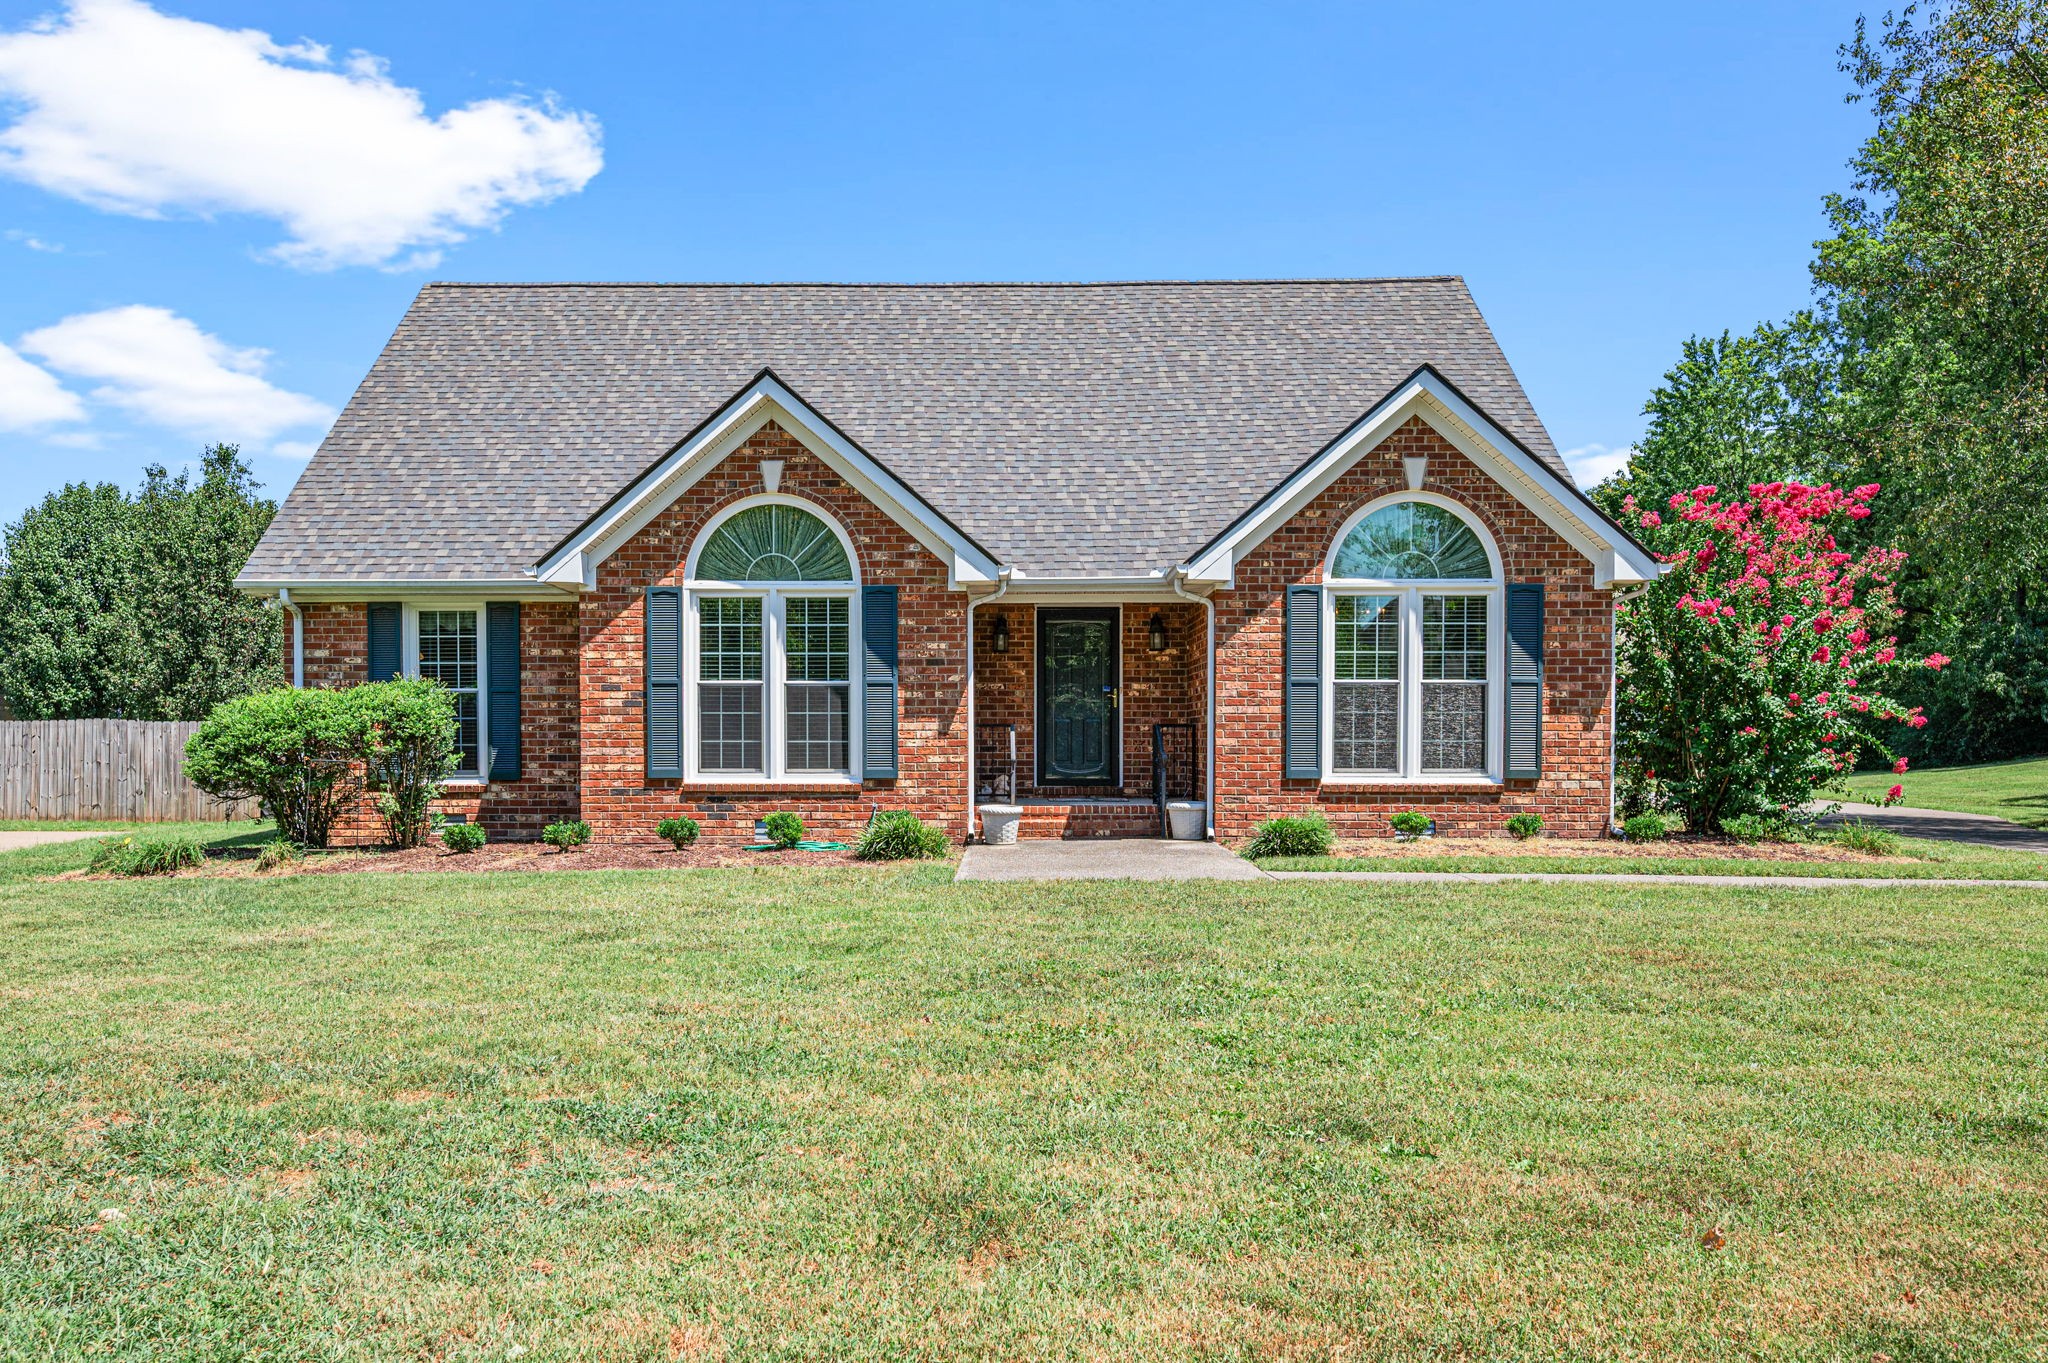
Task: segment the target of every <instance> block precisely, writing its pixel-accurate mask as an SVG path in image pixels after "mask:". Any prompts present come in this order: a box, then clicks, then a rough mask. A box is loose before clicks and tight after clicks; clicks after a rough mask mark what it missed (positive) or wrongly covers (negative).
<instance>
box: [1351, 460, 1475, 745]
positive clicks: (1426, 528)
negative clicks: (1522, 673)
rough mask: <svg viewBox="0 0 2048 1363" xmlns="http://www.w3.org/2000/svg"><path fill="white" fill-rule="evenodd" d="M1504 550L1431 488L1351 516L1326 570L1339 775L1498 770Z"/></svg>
mask: <svg viewBox="0 0 2048 1363" xmlns="http://www.w3.org/2000/svg"><path fill="white" fill-rule="evenodd" d="M1499 562H1500V560H1499V556H1498V554H1497V553H1495V552H1494V550H1493V548H1492V544H1491V541H1490V540H1489V539H1488V537H1487V536H1486V533H1485V531H1484V529H1483V528H1481V527H1480V526H1479V525H1478V523H1477V522H1476V521H1474V520H1472V519H1471V517H1470V516H1469V515H1467V514H1466V513H1465V512H1464V511H1463V510H1462V509H1461V508H1459V507H1457V506H1456V505H1455V504H1454V503H1452V502H1450V501H1449V500H1447V499H1444V498H1438V497H1435V496H1433V495H1431V494H1404V495H1402V496H1399V497H1397V498H1394V499H1389V500H1387V501H1384V502H1381V503H1378V504H1375V505H1373V506H1369V507H1367V508H1365V509H1364V510H1363V511H1362V512H1360V513H1359V514H1358V515H1356V516H1354V517H1352V519H1351V520H1350V521H1348V522H1347V523H1346V524H1345V525H1344V527H1343V529H1342V530H1341V532H1340V533H1339V534H1338V536H1337V539H1336V542H1335V543H1334V544H1333V545H1332V547H1331V551H1330V560H1329V563H1328V565H1327V568H1326V572H1325V576H1324V585H1325V597H1326V609H1327V610H1328V612H1329V615H1328V623H1329V628H1328V629H1327V630H1325V637H1326V638H1328V640H1329V641H1330V642H1329V644H1328V645H1327V646H1326V651H1325V656H1324V664H1323V666H1324V674H1323V675H1324V680H1325V683H1326V685H1325V688H1324V693H1325V696H1326V697H1327V699H1326V701H1325V704H1326V706H1327V707H1328V708H1327V712H1326V716H1325V718H1326V722H1325V724H1324V726H1323V730H1324V732H1325V733H1326V734H1327V735H1328V736H1329V737H1328V739H1327V742H1328V745H1329V750H1328V752H1327V753H1326V755H1325V756H1326V761H1327V765H1326V767H1325V769H1326V770H1327V771H1329V772H1330V773H1332V775H1334V776H1335V777H1337V778H1338V779H1343V778H1347V777H1348V778H1351V779H1355V780H1445V779H1451V780H1456V779H1474V778H1480V779H1494V778H1495V777H1496V776H1497V770H1496V769H1497V766H1498V761H1497V755H1498V753H1499V751H1500V733H1499V728H1500V719H1499V716H1498V714H1497V713H1496V712H1497V711H1498V709H1499V706H1498V705H1496V704H1495V703H1494V702H1495V701H1496V700H1497V699H1498V695H1497V693H1498V676H1499V666H1500V665H1499V663H1498V661H1497V659H1499V658H1500V656H1501V642H1500V627H1501V620H1500V616H1501V611H1500V609H1499V606H1498V604H1497V598H1498V597H1499V594H1500V582H1501V578H1500V569H1499Z"/></svg>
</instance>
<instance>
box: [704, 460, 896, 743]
mask: <svg viewBox="0 0 2048 1363" xmlns="http://www.w3.org/2000/svg"><path fill="white" fill-rule="evenodd" d="M687 572H688V579H687V581H686V582H685V583H684V595H685V598H686V601H685V610H686V614H685V619H686V620H687V621H688V622H689V625H688V629H687V631H686V633H687V642H686V646H685V658H684V672H683V675H684V679H685V688H686V690H687V692H688V698H687V702H686V704H685V706H684V713H685V714H686V715H688V716H689V719H690V732H689V734H688V736H687V742H686V748H687V751H688V753H689V774H690V775H692V776H702V777H708V778H713V779H717V778H733V777H740V778H746V777H751V778H755V779H759V780H764V781H779V780H784V779H789V780H799V781H814V780H818V779H834V778H839V777H844V778H846V779H848V780H858V779H859V778H858V775H857V773H858V772H859V770H860V766H859V760H860V753H859V744H860V735H859V732H858V726H856V725H855V724H854V723H853V715H854V713H855V712H856V709H857V706H858V697H857V696H856V695H855V694H854V692H855V689H856V687H857V686H858V685H859V683H858V681H857V679H856V678H855V676H854V666H853V660H854V657H855V654H856V650H857V649H858V647H859V642H860V641H859V625H858V622H857V620H856V616H857V614H858V613H857V612H856V611H855V610H854V605H855V602H854V596H855V594H856V593H857V592H858V590H859V575H858V573H857V572H856V570H855V566H854V558H853V550H852V545H851V542H850V541H849V540H848V539H847V538H846V535H845V533H844V532H843V531H842V530H841V529H840V528H839V527H838V526H837V525H835V524H833V523H832V522H831V521H829V520H827V519H825V517H824V516H823V515H822V514H820V512H819V511H818V510H817V509H816V508H815V507H812V506H810V505H808V504H806V503H802V502H799V501H797V500H795V499H793V498H787V497H762V498H755V499H753V500H751V501H748V502H744V503H741V504H740V505H739V506H737V507H734V508H731V509H729V510H727V511H726V512H724V513H723V514H721V515H720V516H718V517H717V518H715V519H714V520H713V521H712V522H711V523H710V524H709V525H707V526H706V527H705V529H704V532H703V533H702V534H701V535H700V536H699V537H698V539H697V543H696V545H695V546H694V547H693V548H692V550H691V552H690V558H689V564H688V569H687Z"/></svg>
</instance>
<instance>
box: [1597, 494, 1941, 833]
mask: <svg viewBox="0 0 2048 1363" xmlns="http://www.w3.org/2000/svg"><path fill="white" fill-rule="evenodd" d="M1877 492H1878V489H1877V487H1876V486H1875V485H1866V486H1863V487H1858V488H1855V489H1853V490H1849V491H1844V490H1842V489H1839V488H1834V487H1830V486H1828V485H1826V484H1822V485H1820V486H1817V487H1810V486H1807V485H1805V484H1801V483H1783V482H1772V483H1758V484H1755V485H1753V486H1752V487H1750V488H1749V489H1748V491H1747V495H1744V496H1737V497H1726V498H1724V497H1722V495H1721V493H1720V489H1718V488H1716V487H1713V486H1701V487H1697V488H1694V489H1692V490H1691V491H1689V492H1677V493H1673V494H1672V495H1671V496H1670V497H1669V498H1668V499H1667V500H1666V502H1665V504H1664V505H1663V506H1661V507H1644V506H1642V505H1641V504H1640V503H1638V502H1636V501H1635V500H1634V499H1633V498H1630V499H1627V500H1626V501H1625V503H1624V505H1623V507H1622V511H1623V514H1624V515H1626V516H1629V517H1631V518H1632V519H1631V522H1630V525H1631V528H1632V529H1634V530H1636V532H1637V533H1638V534H1640V535H1642V536H1643V537H1644V539H1646V540H1647V541H1648V542H1649V543H1650V544H1651V545H1652V546H1653V547H1654V548H1655V549H1656V550H1657V551H1658V555H1659V557H1660V558H1662V559H1663V560H1664V562H1665V563H1667V564H1668V565H1669V568H1668V570H1667V571H1666V573H1665V574H1664V576H1663V577H1662V578H1661V579H1660V580H1659V581H1657V582H1656V583H1655V584H1653V585H1651V586H1650V587H1648V588H1647V589H1645V590H1644V591H1643V592H1642V593H1641V594H1640V595H1637V596H1635V597H1634V598H1632V599H1630V600H1628V601H1626V602H1625V603H1624V604H1623V605H1622V606H1621V608H1620V619H1619V621H1618V636H1617V645H1616V646H1617V649H1618V656H1617V665H1618V674H1619V691H1620V695H1619V706H1618V711H1617V715H1616V723H1617V726H1618V727H1617V738H1618V746H1619V750H1620V754H1621V761H1620V770H1619V771H1618V773H1617V776H1618V779H1619V780H1620V782H1621V785H1622V792H1623V799H1624V802H1625V803H1626V804H1628V805H1629V806H1631V807H1632V808H1635V809H1660V810H1668V811H1671V812H1674V813H1677V814H1680V815H1682V816H1684V818H1685V822H1686V826H1687V827H1688V828H1689V829H1691V830H1692V831H1694V832H1698V833H1717V832H1719V831H1721V828H1722V825H1723V824H1724V823H1726V821H1727V820H1729V819H1732V818H1736V817H1738V816H1751V817H1758V818H1763V819H1767V820H1784V821H1790V820H1796V819H1797V818H1798V817H1799V811H1800V809H1801V808H1802V807H1803V806H1804V805H1805V804H1806V803H1807V802H1808V801H1809V800H1811V799H1813V798H1814V797H1815V796H1816V795H1817V794H1822V793H1826V792H1829V791H1830V790H1832V789H1836V788H1839V786H1840V785H1841V782H1842V778H1843V777H1845V776H1846V775H1847V774H1848V773H1849V772H1850V771H1852V770H1854V769H1855V767H1856V765H1857V763H1858V761H1859V760H1862V759H1865V758H1867V757H1882V758H1884V759H1886V760H1891V746H1890V745H1891V741H1892V739H1893V738H1894V737H1895V736H1896V735H1897V734H1898V733H1899V732H1901V731H1902V729H1905V730H1910V729H1913V728H1917V727H1919V726H1922V725H1925V724H1926V722H1927V720H1926V717H1925V715H1923V714H1922V713H1921V711H1920V710H1919V709H1918V708H1915V707H1909V706H1906V705H1904V704H1902V703H1901V702H1900V701H1898V700H1897V699H1895V698H1894V695H1893V687H1894V684H1895V683H1896V681H1897V680H1898V679H1899V677H1900V676H1901V675H1902V674H1903V673H1905V672H1906V670H1907V669H1908V667H1909V666H1918V667H1924V668H1931V669H1937V670H1938V669H1939V668H1941V667H1942V666H1943V665H1944V664H1945V663H1946V662H1947V661H1948V660H1947V659H1946V658H1943V657H1941V656H1940V655H1938V654H1937V655H1934V656H1930V657H1927V658H1925V659H1922V660H1920V661H1919V662H1918V663H1915V664H1910V665H1909V664H1908V663H1907V662H1906V661H1905V660H1904V659H1902V658H1901V657H1900V656H1899V651H1898V643H1897V640H1896V639H1895V638H1894V636H1893V629H1894V627H1895V625H1896V622H1897V618H1898V610H1897V606H1896V603H1895V600H1894V594H1893V587H1892V581H1893V577H1894V575H1895V574H1896V573H1897V571H1898V569H1899V567H1900V565H1901V564H1902V563H1903V562H1904V559H1905V556H1904V555H1903V554H1901V553H1900V552H1898V551H1897V550H1894V549H1885V548H1880V547H1866V548H1864V549H1862V550H1860V551H1855V552H1852V551H1850V550H1849V549H1846V548H1844V547H1843V545H1842V539H1841V536H1842V532H1843V531H1845V530H1846V529H1847V528H1848V527H1850V526H1852V525H1854V524H1856V523H1857V522H1859V521H1862V520H1865V519H1867V518H1868V517H1869V516H1870V506H1871V503H1872V501H1874V500H1875V498H1876V496H1877ZM1893 769H1894V770H1895V771H1898V772H1904V771H1905V769H1906V764H1905V761H1904V760H1903V759H1898V760H1896V761H1895V763H1894V768H1893ZM1898 797H1899V788H1898V787H1897V786H1894V787H1893V789H1892V792H1891V794H1890V796H1889V797H1888V798H1889V799H1890V800H1894V801H1895V800H1897V799H1898Z"/></svg>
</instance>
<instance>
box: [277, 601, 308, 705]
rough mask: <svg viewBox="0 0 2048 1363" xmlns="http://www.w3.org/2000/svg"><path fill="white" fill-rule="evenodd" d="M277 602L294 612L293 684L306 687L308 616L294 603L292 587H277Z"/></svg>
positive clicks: (297, 686) (298, 687)
mask: <svg viewBox="0 0 2048 1363" xmlns="http://www.w3.org/2000/svg"><path fill="white" fill-rule="evenodd" d="M277 604H278V605H280V606H282V607H284V608H285V609H286V610H288V611H290V612H291V613H292V686H293V687H295V688H296V689H298V690H301V691H303V690H305V689H306V617H305V615H304V613H303V612H301V611H300V610H299V608H298V607H297V606H295V605H293V604H292V589H291V588H289V587H279V588H278V589H277Z"/></svg>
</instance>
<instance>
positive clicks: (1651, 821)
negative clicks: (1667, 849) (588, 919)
mask: <svg viewBox="0 0 2048 1363" xmlns="http://www.w3.org/2000/svg"><path fill="white" fill-rule="evenodd" d="M1670 831H1671V828H1670V825H1668V824H1666V823H1665V822H1664V816H1663V815H1662V814H1634V815H1631V816H1630V817H1628V818H1626V819H1623V820H1622V821H1621V835H1622V836H1623V837H1625V838H1627V839H1628V840H1629V841H1630V842H1662V841H1663V840H1664V835H1665V834H1666V833H1668V832H1670Z"/></svg>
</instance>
